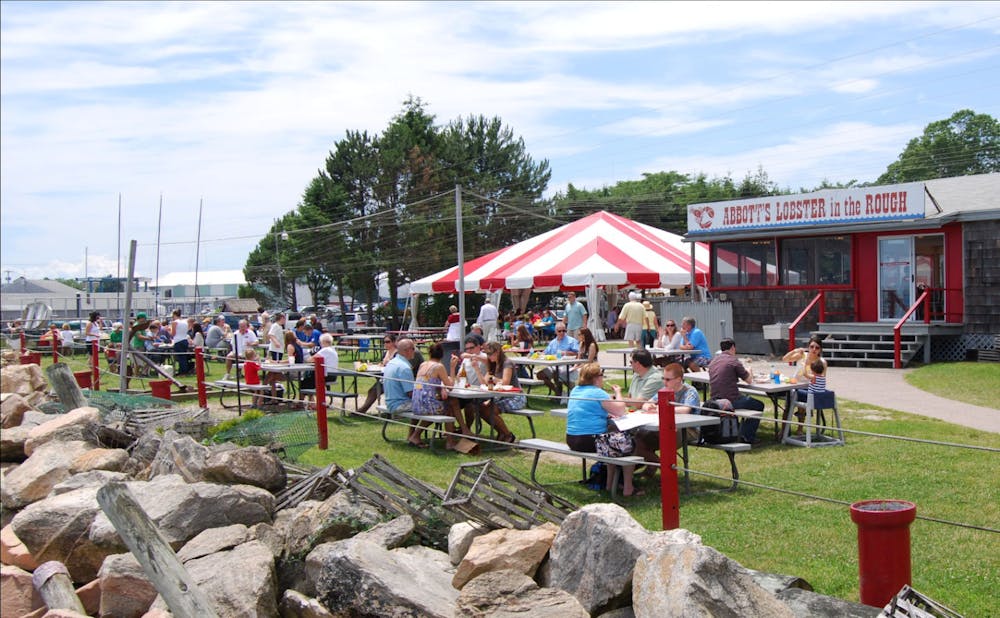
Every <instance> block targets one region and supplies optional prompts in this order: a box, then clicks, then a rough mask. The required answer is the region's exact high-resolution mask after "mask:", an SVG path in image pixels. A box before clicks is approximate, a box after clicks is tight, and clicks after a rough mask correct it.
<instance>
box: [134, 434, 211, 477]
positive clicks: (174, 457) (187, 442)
mask: <svg viewBox="0 0 1000 618" xmlns="http://www.w3.org/2000/svg"><path fill="white" fill-rule="evenodd" d="M208 453H209V448H208V447H207V446H203V445H201V444H198V443H197V442H195V441H194V439H193V438H192V437H191V436H182V435H180V434H179V433H177V432H176V431H172V430H171V431H167V432H166V433H165V434H163V438H162V440H160V443H159V448H158V449H157V451H156V457H155V458H153V461H152V463H151V464H150V468H149V477H150V478H155V477H158V476H163V475H167V474H176V475H179V476H180V477H181V478H183V479H184V480H185V481H187V482H189V483H196V482H198V481H204V480H205V460H206V459H208Z"/></svg>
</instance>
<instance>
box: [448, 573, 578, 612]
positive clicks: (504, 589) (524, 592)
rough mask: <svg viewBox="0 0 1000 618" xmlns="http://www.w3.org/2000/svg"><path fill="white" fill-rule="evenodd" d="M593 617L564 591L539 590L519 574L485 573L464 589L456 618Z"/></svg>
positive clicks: (456, 607)
mask: <svg viewBox="0 0 1000 618" xmlns="http://www.w3.org/2000/svg"><path fill="white" fill-rule="evenodd" d="M513 616H531V618H590V614H589V613H588V612H587V610H585V609H584V608H583V606H582V605H580V602H579V601H577V600H576V597H574V596H573V595H571V594H570V593H568V592H566V591H564V590H556V589H554V588H539V587H538V584H536V583H535V580H533V579H531V578H530V577H528V576H527V575H525V574H523V573H520V572H518V571H511V570H500V571H490V572H488V573H484V574H482V575H480V576H478V577H476V578H475V579H473V580H471V581H470V582H469V583H468V584H466V585H465V587H464V588H462V593H461V594H459V595H458V601H457V602H456V603H455V618H501V617H503V618H506V617H513Z"/></svg>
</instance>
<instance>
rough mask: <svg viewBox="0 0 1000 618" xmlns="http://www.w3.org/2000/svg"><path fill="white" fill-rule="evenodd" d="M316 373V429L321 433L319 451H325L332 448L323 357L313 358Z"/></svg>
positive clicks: (318, 355)
mask: <svg viewBox="0 0 1000 618" xmlns="http://www.w3.org/2000/svg"><path fill="white" fill-rule="evenodd" d="M313 364H314V365H315V372H314V373H313V376H314V382H313V385H314V386H315V387H316V429H317V431H318V432H319V444H318V447H319V450H321V451H325V450H326V449H327V448H329V446H330V437H329V426H328V425H327V422H326V369H324V367H323V355H322V354H317V355H316V356H314V357H313Z"/></svg>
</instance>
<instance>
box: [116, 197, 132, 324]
mask: <svg viewBox="0 0 1000 618" xmlns="http://www.w3.org/2000/svg"><path fill="white" fill-rule="evenodd" d="M117 240H118V265H117V270H116V271H115V277H117V279H118V282H117V285H115V292H116V294H115V309H116V310H117V313H118V319H119V320H121V319H122V287H121V286H122V194H121V193H119V194H118V238H117ZM131 284H132V282H131V281H129V285H131ZM122 323H123V324H124V322H122Z"/></svg>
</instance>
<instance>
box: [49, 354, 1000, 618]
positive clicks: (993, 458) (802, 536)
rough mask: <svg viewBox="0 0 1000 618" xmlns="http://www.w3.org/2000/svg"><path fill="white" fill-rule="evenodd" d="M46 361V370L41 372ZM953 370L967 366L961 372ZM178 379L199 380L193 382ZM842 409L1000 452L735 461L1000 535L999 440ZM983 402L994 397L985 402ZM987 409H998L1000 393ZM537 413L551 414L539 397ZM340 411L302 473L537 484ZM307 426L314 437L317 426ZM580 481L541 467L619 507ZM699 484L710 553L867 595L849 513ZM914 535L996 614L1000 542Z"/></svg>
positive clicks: (635, 508)
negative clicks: (381, 465)
mask: <svg viewBox="0 0 1000 618" xmlns="http://www.w3.org/2000/svg"><path fill="white" fill-rule="evenodd" d="M77 359H79V360H77ZM77 359H74V360H73V362H72V364H74V365H75V364H77V363H78V362H79V363H81V364H82V359H81V358H80V357H77ZM49 362H50V361H44V362H43V365H45V366H47V365H48V363H49ZM344 364H345V365H346V364H347V363H346V362H345V363H344ZM967 365H972V366H973V367H974V368H975V369H977V368H978V366H981V365H985V364H961V365H955V364H949V365H944V364H942V365H934V366H931V367H926V368H922V369H921V370H918V372H914V374H917V373H921V374H922V373H923V372H924V371H925V370H938V369H937V368H938V367H943V368H950V369H951V371H950V372H946V374H947V375H946V376H945V377H942V376H939V375H938V376H935V377H932V378H931V379H930V382H932V383H937V384H939V383H942V382H943V383H946V384H948V385H951V389H952V390H951V391H948V392H947V394H944V396H949V397H954V398H959V397H958V396H957V395H958V392H959V391H961V392H964V393H968V392H970V391H974V390H977V389H978V390H985V389H984V388H983V387H984V384H988V381H989V379H990V378H991V376H992V377H993V379H994V380H995V376H996V374H995V373H993V374H990V373H989V372H987V373H986V374H977V375H978V378H977V379H973V380H972V381H971V382H970V383H969V384H966V383H965V382H964V377H963V376H962V375H958V376H956V375H955V374H956V373H957V374H964V373H965V367H966V366H967ZM220 367H221V365H218V364H215V365H212V376H210V379H218V377H219V376H221V374H222V371H221V370H220V369H219V368H220ZM987 367H988V368H992V367H993V366H987ZM74 368H75V369H78V367H74ZM957 368H961V370H959V371H956V369H957ZM994 371H995V369H994ZM182 381H184V382H185V383H192V384H193V379H191V378H184V379H182ZM108 382H110V383H111V385H114V384H116V382H115V380H114V378H111V379H110V380H108V379H105V384H104V387H105V388H108V386H109V384H108ZM369 384H370V381H368V380H359V387H360V389H361V392H362V393H364V392H365V391H366V390H367V388H368V385H369ZM952 391H954V392H952ZM963 400H965V399H963ZM838 403H839V404H840V405H841V415H842V420H843V424H844V426H845V427H846V428H849V429H856V430H861V431H869V432H877V433H883V434H890V435H902V436H909V437H914V438H923V439H928V440H937V441H943V442H952V443H957V444H966V445H979V446H985V447H989V448H992V449H994V450H993V451H977V450H970V449H959V448H955V447H948V446H937V445H930V444H920V443H913V442H904V441H899V440H890V439H882V438H877V437H870V436H857V435H850V434H849V435H848V438H847V445H846V446H845V447H827V448H815V449H804V448H796V447H789V446H781V445H776V444H774V443H773V441H772V440H771V438H770V436H771V432H770V431H769V429H770V427H771V426H770V425H769V424H767V423H764V424H763V425H762V427H761V431H760V436H761V437H762V438H764V440H765V441H764V443H763V445H762V446H761V447H755V448H754V450H753V451H752V452H750V453H745V454H741V455H738V456H737V457H738V459H737V461H738V463H739V465H740V476H741V479H742V480H744V481H748V482H752V483H758V484H761V485H766V486H771V487H777V488H781V489H785V490H790V491H795V492H800V493H804V494H809V495H814V496H819V497H823V498H828V499H832V500H838V501H843V502H846V503H851V502H855V501H858V500H865V499H902V500H909V501H912V502H914V503H916V505H917V514H918V516H923V517H932V518H938V519H943V520H948V521H954V522H962V523H966V524H969V525H974V526H981V527H986V528H991V529H993V530H996V529H1000V482H998V481H997V480H996V477H995V476H993V474H995V471H996V470H997V468H998V463H1000V458H998V453H997V451H996V449H1000V435H997V434H993V433H987V432H982V431H977V430H974V429H969V428H965V427H961V426H958V425H953V424H949V423H945V422H943V421H938V420H935V419H930V418H926V417H920V416H913V415H909V414H904V413H901V412H896V411H892V410H887V409H882V408H876V407H872V406H867V405H864V404H859V403H856V402H851V401H843V400H842V401H839V402H838ZM974 403H979V402H974ZM985 404H986V401H985V400H984V401H983V402H982V403H980V405H985ZM989 404H990V405H992V406H993V407H996V398H995V397H994V398H993V399H991V400H990V401H989ZM530 405H531V406H532V407H536V408H539V407H543V408H544V407H549V404H546V403H545V402H542V401H540V400H539V399H537V398H533V399H532V400H531V402H530ZM769 412H770V405H768V413H769ZM336 416H337V414H336V412H333V411H331V412H330V418H331V420H330V422H329V435H330V448H329V449H328V450H326V451H320V450H318V449H317V448H315V447H313V448H303V449H295V450H294V451H293V452H292V453H290V454H294V455H296V456H298V461H299V462H300V463H303V464H310V465H314V466H321V465H325V464H327V463H330V462H336V463H337V464H339V465H340V466H342V467H345V468H352V467H356V466H359V465H361V464H362V463H364V462H365V461H366V460H368V458H369V457H371V456H372V454H374V453H380V454H382V455H383V456H384V457H385V458H386V459H388V460H389V461H390V462H391V463H392V464H393V465H395V466H397V467H399V468H400V469H402V470H404V471H405V472H407V473H409V474H411V475H414V476H416V477H418V478H420V479H423V480H425V481H427V482H430V483H433V484H435V485H437V486H438V487H440V488H442V489H446V488H447V487H448V484H449V482H450V481H451V479H452V477H453V476H454V474H455V471H456V469H457V466H458V465H459V464H460V463H466V462H470V461H476V460H478V459H481V458H485V457H493V458H495V459H496V460H497V461H498V463H499V464H500V465H501V466H502V467H503V468H504V469H506V470H508V471H510V472H512V473H514V474H516V475H518V476H519V477H521V478H523V479H525V480H527V479H528V472H529V470H530V466H531V457H530V455H528V454H525V453H521V452H516V451H505V452H500V453H492V454H489V455H484V456H481V457H479V458H472V457H468V456H464V455H458V454H455V453H445V452H438V453H436V454H435V453H430V452H429V451H426V450H418V449H413V448H409V447H407V446H405V445H404V444H403V443H402V440H403V438H404V437H405V431H406V429H405V427H401V426H399V427H392V428H390V437H392V438H394V439H396V440H398V441H397V442H393V443H386V442H384V441H383V440H382V438H381V436H380V430H381V423H379V422H376V421H374V420H370V419H352V420H350V421H348V422H347V423H344V422H342V421H340V420H339V419H337V418H336ZM535 420H536V423H535V424H536V427H537V429H538V434H539V437H543V438H548V439H551V440H563V438H564V430H565V421H564V420H563V419H556V418H552V417H548V416H545V417H542V418H538V419H535ZM509 424H510V426H511V429H512V430H513V431H514V432H515V433H516V434H517V435H518V436H520V437H527V436H528V435H529V433H528V431H527V421H526V420H525V419H522V418H516V417H511V418H510V419H509ZM299 430H301V428H299ZM310 431H312V432H314V431H315V430H314V429H313V428H310ZM313 435H315V434H313ZM543 461H546V460H545V459H544V458H543ZM691 466H692V468H693V469H694V470H697V471H703V472H707V473H711V474H716V475H720V476H728V474H729V470H728V460H727V458H726V457H725V455H724V454H723V453H721V452H715V451H710V450H708V449H692V462H691ZM579 475H580V466H579V463H568V462H567V463H562V462H559V461H556V460H548V461H547V462H546V463H543V464H542V465H541V466H540V470H539V475H538V476H539V480H540V481H541V482H543V483H545V484H546V485H547V487H548V489H549V490H550V491H552V492H554V493H557V494H558V495H560V496H562V497H564V498H566V499H568V500H570V501H571V502H573V503H575V504H577V505H583V504H587V503H591V502H606V501H609V500H610V496H609V495H607V494H606V493H603V492H602V493H599V492H594V491H591V490H588V489H587V488H586V487H584V486H582V485H580V484H578V483H577V482H576V481H577V480H578V479H579ZM693 479H694V482H693V488H694V492H695V493H694V494H693V495H684V494H682V495H681V512H680V520H681V526H683V527H685V528H687V529H689V530H692V531H694V532H696V533H698V534H700V535H701V536H702V538H703V540H704V542H705V543H706V544H708V545H711V546H713V547H715V548H717V549H718V550H719V551H721V552H723V553H725V554H726V555H728V556H730V557H732V558H733V559H735V560H737V561H739V562H740V563H741V564H743V565H745V566H747V567H749V568H753V569H759V570H763V571H769V572H774V573H782V574H789V575H797V576H800V577H803V578H805V579H806V581H808V582H810V583H811V584H812V585H813V586H814V587H815V589H816V590H817V591H818V592H820V593H822V594H828V595H833V596H836V597H840V598H844V599H849V600H855V601H856V600H857V599H858V564H857V553H858V552H857V531H856V530H857V528H856V527H855V525H854V523H853V522H851V519H850V515H849V510H848V507H847V506H846V505H842V504H834V503H830V502H827V501H821V500H816V499H811V498H805V497H801V496H794V495H788V494H783V493H779V492H776V491H772V490H768V489H763V488H755V487H748V486H743V487H741V488H740V489H738V490H737V491H736V492H734V493H708V492H705V491H704V490H707V489H711V488H719V487H722V486H724V485H726V483H725V482H724V481H720V480H717V479H711V478H706V477H698V476H697V475H696V476H694V477H693ZM550 483H551V485H549V484H550ZM646 489H647V491H648V493H647V495H646V496H644V497H640V498H635V499H627V500H626V501H625V502H624V503H623V506H625V508H627V509H628V510H629V512H630V513H631V514H632V515H633V516H634V517H635V518H636V519H637V520H638V521H639V522H641V523H642V524H643V525H645V526H646V527H647V528H649V529H651V530H658V529H660V527H661V510H660V500H659V486H658V484H657V485H655V486H647V487H646ZM910 532H911V548H912V565H913V586H914V588H916V589H917V590H919V591H920V592H922V593H924V594H927V595H929V596H931V597H932V598H934V599H936V600H937V601H939V602H941V603H944V604H945V605H948V606H950V607H952V608H953V609H955V610H956V611H958V612H960V613H962V614H964V615H966V616H990V615H995V614H996V613H997V609H998V607H997V602H996V600H995V599H996V598H997V596H996V590H997V587H998V585H1000V534H998V533H996V532H986V531H980V530H973V529H967V528H961V527H956V526H951V525H946V524H941V523H936V522H931V521H925V520H920V519H918V520H917V521H916V522H914V523H913V525H912V526H911V528H910Z"/></svg>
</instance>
